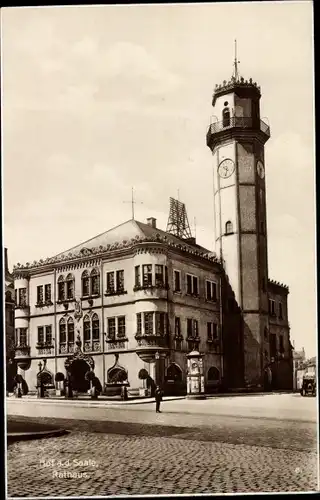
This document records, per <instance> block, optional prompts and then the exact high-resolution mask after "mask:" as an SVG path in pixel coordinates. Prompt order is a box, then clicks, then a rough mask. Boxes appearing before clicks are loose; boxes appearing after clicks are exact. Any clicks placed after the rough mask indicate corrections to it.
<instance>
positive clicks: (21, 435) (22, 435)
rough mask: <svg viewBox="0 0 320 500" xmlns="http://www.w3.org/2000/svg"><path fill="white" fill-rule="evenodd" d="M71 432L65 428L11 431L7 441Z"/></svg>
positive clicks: (41, 437) (56, 435) (55, 435)
mask: <svg viewBox="0 0 320 500" xmlns="http://www.w3.org/2000/svg"><path fill="white" fill-rule="evenodd" d="M69 433H70V431H67V430H65V429H57V430H53V431H38V432H9V433H8V434H7V442H8V443H14V442H16V441H28V440H31V439H43V438H50V437H58V436H63V435H65V434H69Z"/></svg>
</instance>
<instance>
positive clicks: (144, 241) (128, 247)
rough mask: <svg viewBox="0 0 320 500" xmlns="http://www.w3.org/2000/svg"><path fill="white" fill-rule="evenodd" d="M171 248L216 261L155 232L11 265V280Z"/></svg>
mask: <svg viewBox="0 0 320 500" xmlns="http://www.w3.org/2000/svg"><path fill="white" fill-rule="evenodd" d="M171 249H173V250H175V251H178V252H179V253H183V254H186V255H188V256H192V257H196V258H199V259H201V260H203V261H207V262H210V263H219V260H218V258H217V257H216V255H215V254H214V253H212V252H205V251H203V250H201V249H197V248H193V247H192V246H190V245H187V244H185V243H184V242H183V241H181V243H176V242H174V241H172V240H170V237H167V236H161V235H160V234H159V233H158V234H156V235H155V236H154V237H150V236H149V237H139V236H137V237H136V238H132V239H131V240H123V241H122V242H121V243H118V242H116V243H114V244H112V245H106V246H102V245H100V246H99V247H95V248H91V249H87V248H82V249H81V250H80V251H79V252H74V253H73V252H69V253H68V254H66V255H61V256H59V255H58V256H56V257H49V258H47V259H44V260H43V259H40V260H39V261H34V262H33V263H32V264H31V263H29V262H27V263H26V264H25V265H23V264H20V263H18V264H16V265H15V266H14V268H13V274H14V277H15V279H18V278H17V276H22V277H23V278H30V274H37V273H38V272H39V271H45V270H47V271H49V270H51V271H52V270H53V269H56V270H57V272H66V271H69V270H71V269H77V268H82V267H88V265H90V266H94V265H95V266H98V265H99V264H101V261H102V260H104V259H110V258H114V257H117V256H118V257H120V256H123V255H124V254H125V253H127V254H128V253H131V252H134V253H144V252H150V251H152V252H154V253H164V254H167V252H168V250H171Z"/></svg>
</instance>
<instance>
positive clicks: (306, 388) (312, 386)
mask: <svg viewBox="0 0 320 500" xmlns="http://www.w3.org/2000/svg"><path fill="white" fill-rule="evenodd" d="M316 391H317V380H316V376H315V375H311V374H307V375H304V377H303V381H302V387H301V390H300V394H301V396H307V395H309V394H310V395H311V396H315V395H316Z"/></svg>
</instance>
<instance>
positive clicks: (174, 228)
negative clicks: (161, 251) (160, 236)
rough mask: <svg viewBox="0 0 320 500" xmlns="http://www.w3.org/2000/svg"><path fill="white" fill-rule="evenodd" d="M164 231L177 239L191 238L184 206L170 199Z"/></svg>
mask: <svg viewBox="0 0 320 500" xmlns="http://www.w3.org/2000/svg"><path fill="white" fill-rule="evenodd" d="M166 231H167V233H170V234H173V235H174V236H177V237H178V238H183V239H187V238H192V234H191V230H190V226H189V221H188V216H187V211H186V206H185V204H184V203H182V202H181V201H179V200H175V199H174V198H171V197H170V212H169V218H168V223H167V230H166Z"/></svg>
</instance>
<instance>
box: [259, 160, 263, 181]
mask: <svg viewBox="0 0 320 500" xmlns="http://www.w3.org/2000/svg"><path fill="white" fill-rule="evenodd" d="M257 172H258V175H259V177H260V178H261V179H263V178H264V166H263V163H262V162H261V161H258V163H257Z"/></svg>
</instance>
